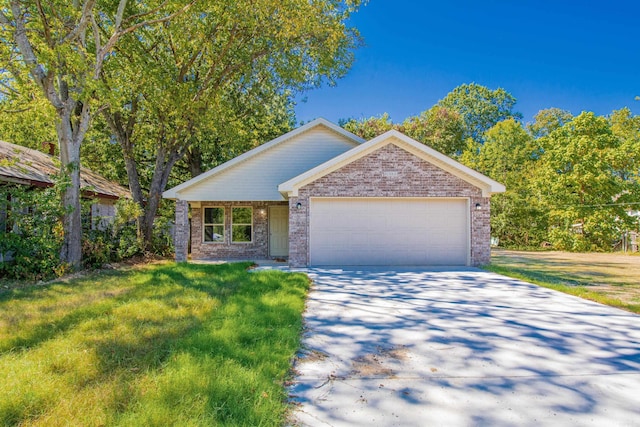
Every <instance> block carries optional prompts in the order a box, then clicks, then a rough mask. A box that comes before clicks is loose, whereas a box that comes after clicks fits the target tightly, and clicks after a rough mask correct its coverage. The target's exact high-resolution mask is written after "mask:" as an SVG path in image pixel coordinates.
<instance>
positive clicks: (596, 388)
mask: <svg viewBox="0 0 640 427" xmlns="http://www.w3.org/2000/svg"><path fill="white" fill-rule="evenodd" d="M306 272H307V274H309V276H310V277H311V278H312V279H313V280H314V285H313V288H312V291H311V292H310V295H309V301H308V305H307V311H306V314H305V321H306V327H307V330H306V333H305V337H304V342H303V345H304V348H305V351H304V352H303V354H301V355H300V359H299V360H298V361H297V363H296V371H297V372H298V375H297V377H296V379H295V381H294V383H293V385H292V386H291V388H290V393H291V395H292V401H293V402H294V403H296V404H297V410H296V411H295V418H296V421H295V422H297V423H299V424H301V425H323V426H326V425H331V426H339V425H345V426H346V425H349V426H354V425H367V426H372V425H376V426H382V425H399V426H400V425H402V426H410V425H413V426H427V425H447V426H468V425H491V426H508V425H509V426H510V425H518V426H526V425H531V426H533V425H536V426H539V425H554V426H557V425H594V426H596V425H598V426H601V425H608V426H614V425H628V426H633V425H638V426H640V316H637V315H634V314H630V313H627V312H624V311H621V310H618V309H614V308H611V307H607V306H603V305H600V304H597V303H593V302H590V301H586V300H582V299H580V298H576V297H572V296H569V295H565V294H562V293H558V292H555V291H552V290H548V289H545V288H540V287H537V286H534V285H531V284H528V283H524V282H521V281H517V280H514V279H510V278H507V277H504V276H500V275H497V274H493V273H488V272H485V271H481V270H477V269H471V268H465V269H443V270H441V271H435V270H418V269H396V270H393V271H389V270H381V269H374V268H371V269H369V268H367V269H362V270H357V269H354V270H346V269H341V268H329V269H308V270H306Z"/></svg>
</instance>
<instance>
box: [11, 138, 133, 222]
mask: <svg viewBox="0 0 640 427" xmlns="http://www.w3.org/2000/svg"><path fill="white" fill-rule="evenodd" d="M59 172H60V166H59V165H58V163H57V161H56V160H55V159H54V157H52V156H50V155H47V154H45V153H42V152H40V151H37V150H32V149H30V148H26V147H22V146H20V145H15V144H11V143H9V142H5V141H0V186H2V185H9V184H19V185H25V186H30V187H34V188H44V187H51V186H53V184H54V182H53V176H54V175H56V174H57V173H59ZM80 185H81V188H82V196H83V197H86V198H92V199H94V200H95V202H94V203H93V204H92V205H91V219H90V220H91V227H92V228H93V229H102V228H104V227H105V226H106V225H107V224H108V223H109V222H110V220H111V218H113V217H114V215H115V203H116V201H118V199H121V198H130V197H131V196H130V193H129V191H128V190H127V189H126V188H124V187H122V186H121V185H119V184H117V183H115V182H112V181H109V180H108V179H106V178H104V177H102V176H100V175H98V174H97V173H95V172H92V171H91V170H89V169H87V168H81V169H80ZM4 206H6V203H2V204H0V228H2V229H0V232H7V231H11V230H10V229H8V228H9V227H11V225H10V224H8V223H7V221H6V210H5V208H3V207H4Z"/></svg>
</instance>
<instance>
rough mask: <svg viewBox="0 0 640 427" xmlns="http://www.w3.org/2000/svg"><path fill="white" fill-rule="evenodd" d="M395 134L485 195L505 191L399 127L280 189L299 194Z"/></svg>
mask: <svg viewBox="0 0 640 427" xmlns="http://www.w3.org/2000/svg"><path fill="white" fill-rule="evenodd" d="M392 138H396V139H398V140H400V141H401V142H403V143H404V144H406V145H408V147H409V148H410V151H411V152H413V154H415V155H417V156H418V157H420V158H422V159H424V160H425V161H428V162H430V163H434V164H436V166H438V167H441V168H443V169H444V170H446V171H447V172H450V173H452V174H453V175H455V176H457V177H459V178H460V179H462V180H464V181H467V182H469V183H471V184H472V185H475V186H477V187H479V188H481V189H482V193H483V196H484V197H488V196H490V195H491V194H494V193H502V192H504V191H505V186H504V185H502V184H500V183H499V182H497V181H494V180H493V179H491V178H489V177H487V176H485V175H483V174H481V173H479V172H476V171H474V170H473V169H471V168H468V167H467V166H465V165H463V164H461V163H458V162H456V161H455V160H453V159H452V158H450V157H449V156H446V155H444V154H442V153H440V152H439V151H436V150H434V149H433V148H431V147H428V146H426V145H424V144H422V143H420V142H418V141H416V140H415V139H413V138H410V137H408V136H406V135H405V134H403V133H401V132H399V131H397V130H395V129H394V130H390V131H387V132H385V133H383V134H382V135H380V136H378V137H376V138H373V139H371V140H370V141H368V142H366V143H364V144H362V145H359V146H357V147H355V148H353V149H351V150H349V151H347V152H345V153H343V154H341V155H339V156H336V157H334V158H333V159H331V160H329V161H327V162H325V163H323V164H321V165H319V166H317V167H315V168H313V169H310V170H309V171H307V172H305V173H303V174H301V175H298V176H296V177H294V178H292V179H290V180H289V181H286V182H283V183H282V184H280V185H279V186H278V191H280V193H281V194H282V195H283V196H284V197H285V198H289V197H292V196H293V197H297V196H298V189H300V187H303V186H304V185H306V184H309V183H310V182H313V181H315V180H317V179H319V178H321V177H323V176H325V175H327V174H329V173H331V172H333V171H335V170H337V169H339V168H341V167H343V166H345V165H347V164H349V163H351V162H353V161H355V160H357V159H359V158H361V157H364V156H365V155H367V154H368V153H370V152H372V151H374V150H376V149H377V148H379V147H381V146H383V145H386V144H387V143H392V141H389V140H390V139H392ZM406 148H407V147H405V149H406Z"/></svg>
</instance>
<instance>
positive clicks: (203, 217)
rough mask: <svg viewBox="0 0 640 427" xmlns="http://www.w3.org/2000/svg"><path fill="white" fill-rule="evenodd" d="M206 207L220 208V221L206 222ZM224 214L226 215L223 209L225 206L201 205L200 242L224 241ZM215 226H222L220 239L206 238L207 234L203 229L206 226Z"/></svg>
mask: <svg viewBox="0 0 640 427" xmlns="http://www.w3.org/2000/svg"><path fill="white" fill-rule="evenodd" d="M207 209H222V223H217V222H215V223H214V222H211V223H207V222H205V221H206V217H207V216H206V210H207ZM226 216H227V212H226V210H225V208H224V207H223V206H203V207H202V243H206V244H209V243H224V242H225V240H226V239H225V234H226V233H225V231H226V226H225V222H226ZM216 226H222V239H220V240H206V238H207V234H206V233H205V229H206V227H214V230H215V227H216Z"/></svg>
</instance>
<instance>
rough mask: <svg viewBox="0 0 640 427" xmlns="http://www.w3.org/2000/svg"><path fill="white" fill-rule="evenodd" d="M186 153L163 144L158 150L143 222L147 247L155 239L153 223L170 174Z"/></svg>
mask: <svg viewBox="0 0 640 427" xmlns="http://www.w3.org/2000/svg"><path fill="white" fill-rule="evenodd" d="M183 155H184V151H182V152H178V151H176V150H167V149H166V148H165V147H164V146H163V145H162V144H160V145H158V148H157V150H156V164H155V168H154V170H153V177H152V178H151V186H150V187H149V194H148V196H147V203H146V205H145V207H144V218H143V221H142V224H141V227H140V228H141V231H142V237H143V239H144V243H145V248H146V249H149V248H151V243H152V239H153V223H154V221H155V218H156V215H157V213H158V207H159V206H160V200H161V199H162V193H163V192H164V190H165V188H166V187H167V182H168V181H169V175H170V174H171V170H172V169H173V166H174V165H175V164H176V162H177V161H178V160H179V159H180V158H181V157H182V156H183Z"/></svg>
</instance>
